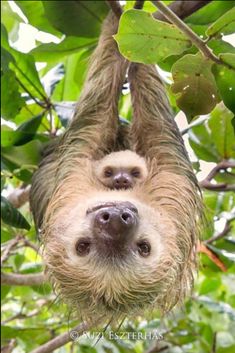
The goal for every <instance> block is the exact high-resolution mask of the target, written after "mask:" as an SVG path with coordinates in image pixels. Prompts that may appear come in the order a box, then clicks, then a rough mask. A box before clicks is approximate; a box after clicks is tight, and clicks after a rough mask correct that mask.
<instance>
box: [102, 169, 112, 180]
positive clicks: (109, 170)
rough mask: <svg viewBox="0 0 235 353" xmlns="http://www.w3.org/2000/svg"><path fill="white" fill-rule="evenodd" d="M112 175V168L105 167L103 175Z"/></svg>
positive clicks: (108, 176) (107, 176)
mask: <svg viewBox="0 0 235 353" xmlns="http://www.w3.org/2000/svg"><path fill="white" fill-rule="evenodd" d="M112 175H113V171H112V169H111V168H106V169H105V171H104V176H105V177H106V178H110V177H111V176H112Z"/></svg>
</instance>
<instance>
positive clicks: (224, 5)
mask: <svg viewBox="0 0 235 353" xmlns="http://www.w3.org/2000/svg"><path fill="white" fill-rule="evenodd" d="M234 6H235V1H234V0H233V1H232V0H230V1H224V0H221V1H211V2H210V3H209V4H207V5H206V6H204V7H202V8H201V9H200V10H198V11H196V12H194V13H193V14H192V15H191V16H189V17H187V19H186V22H187V23H194V24H196V25H204V24H208V23H209V24H210V23H213V22H214V21H216V20H217V19H218V18H219V17H221V16H222V15H223V14H224V13H226V12H227V11H228V10H230V9H232V8H233V7H234Z"/></svg>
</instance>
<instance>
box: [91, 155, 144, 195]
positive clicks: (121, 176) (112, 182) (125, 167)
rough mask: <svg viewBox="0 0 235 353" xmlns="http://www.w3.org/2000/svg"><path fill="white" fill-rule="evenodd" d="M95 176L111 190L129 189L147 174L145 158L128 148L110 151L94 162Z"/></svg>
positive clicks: (141, 180)
mask: <svg viewBox="0 0 235 353" xmlns="http://www.w3.org/2000/svg"><path fill="white" fill-rule="evenodd" d="M94 172H95V176H96V177H97V179H98V180H99V181H100V182H101V183H102V184H103V185H104V186H106V187H107V188H109V189H111V190H114V189H116V190H120V189H131V188H133V187H134V186H135V185H139V184H140V183H141V182H143V181H144V180H145V179H146V177H147V174H148V171H147V166H146V162H145V159H144V158H143V157H141V156H139V155H138V154H137V153H135V152H132V151H130V150H125V151H119V152H112V153H110V154H108V155H107V156H105V157H104V158H102V159H101V160H99V161H97V162H95V167H94Z"/></svg>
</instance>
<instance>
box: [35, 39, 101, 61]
mask: <svg viewBox="0 0 235 353" xmlns="http://www.w3.org/2000/svg"><path fill="white" fill-rule="evenodd" d="M96 43H97V39H94V38H77V37H66V38H65V39H64V40H63V41H62V42H60V43H59V44H55V43H48V44H42V45H39V46H38V47H37V48H35V49H33V50H32V51H31V52H30V53H31V54H32V55H33V56H34V58H35V60H36V61H43V62H58V60H59V59H61V58H63V57H65V56H67V55H71V54H73V53H76V52H78V51H80V50H81V49H83V48H87V47H89V46H94V45H95V44H96Z"/></svg>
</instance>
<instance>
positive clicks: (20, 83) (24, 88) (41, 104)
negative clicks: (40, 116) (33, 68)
mask: <svg viewBox="0 0 235 353" xmlns="http://www.w3.org/2000/svg"><path fill="white" fill-rule="evenodd" d="M16 81H17V82H18V83H19V85H20V86H21V87H22V88H23V90H24V91H25V92H26V93H28V95H29V96H30V97H31V98H32V100H34V102H35V103H36V104H38V105H39V106H40V107H42V108H45V104H43V103H41V102H40V101H38V100H37V99H36V98H35V97H34V96H33V95H32V94H31V93H30V92H29V90H28V89H27V88H26V87H25V85H24V84H23V83H22V82H21V81H20V80H19V79H18V78H17V77H16Z"/></svg>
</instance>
